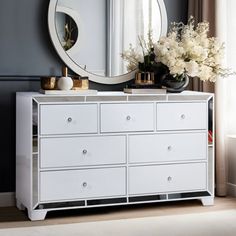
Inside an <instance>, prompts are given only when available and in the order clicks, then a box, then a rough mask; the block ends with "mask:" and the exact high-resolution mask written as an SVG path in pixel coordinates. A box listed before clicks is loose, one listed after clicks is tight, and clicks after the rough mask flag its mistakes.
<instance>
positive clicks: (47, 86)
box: [40, 76, 56, 90]
mask: <svg viewBox="0 0 236 236" xmlns="http://www.w3.org/2000/svg"><path fill="white" fill-rule="evenodd" d="M40 84H41V89H43V90H52V89H55V88H56V77H50V76H48V77H41V78H40Z"/></svg>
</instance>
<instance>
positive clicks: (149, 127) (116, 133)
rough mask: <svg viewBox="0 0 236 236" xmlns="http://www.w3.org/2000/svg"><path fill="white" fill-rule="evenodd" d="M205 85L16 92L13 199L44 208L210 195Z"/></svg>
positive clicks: (38, 210) (41, 214)
mask: <svg viewBox="0 0 236 236" xmlns="http://www.w3.org/2000/svg"><path fill="white" fill-rule="evenodd" d="M213 100H214V98H213V95H212V94H210V93H200V92H190V91H184V92H182V93H179V94H157V95H154V94H146V95H134V94H125V93H122V92H98V93H97V94H94V95H81V96H72V95H63V96H57V95H43V94H39V93H30V92H28V93H27V92H26V93H25V92H23V93H21V92H19V93H17V95H16V200H17V207H18V208H19V209H20V210H24V209H25V208H27V211H28V217H29V218H30V219H31V220H43V219H45V217H46V214H47V212H48V211H55V210H65V209H78V208H90V207H101V206H102V207H104V206H113V205H127V204H138V203H154V202H157V203H158V202H164V201H174V200H187V199H199V200H201V202H202V204H203V205H212V204H213V203H214V139H213V141H212V142H211V141H209V138H208V135H209V132H210V133H213V134H214V115H213V114H214V109H213V104H214V101H213Z"/></svg>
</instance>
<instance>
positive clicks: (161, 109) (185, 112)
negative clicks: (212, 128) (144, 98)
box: [157, 103, 207, 130]
mask: <svg viewBox="0 0 236 236" xmlns="http://www.w3.org/2000/svg"><path fill="white" fill-rule="evenodd" d="M187 129H207V106H206V103H162V104H157V130H187Z"/></svg>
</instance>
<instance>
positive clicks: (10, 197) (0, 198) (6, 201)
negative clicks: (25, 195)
mask: <svg viewBox="0 0 236 236" xmlns="http://www.w3.org/2000/svg"><path fill="white" fill-rule="evenodd" d="M15 195H16V194H15V193H14V192H8V193H0V207H10V206H15V205H16V200H15Z"/></svg>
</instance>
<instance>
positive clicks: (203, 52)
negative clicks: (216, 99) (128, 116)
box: [122, 17, 232, 82]
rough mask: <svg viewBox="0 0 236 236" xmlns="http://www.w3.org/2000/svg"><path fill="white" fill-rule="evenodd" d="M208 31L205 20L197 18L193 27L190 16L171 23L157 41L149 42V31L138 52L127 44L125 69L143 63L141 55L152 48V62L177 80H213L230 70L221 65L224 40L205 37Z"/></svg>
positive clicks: (148, 53) (145, 54) (146, 53)
mask: <svg viewBox="0 0 236 236" xmlns="http://www.w3.org/2000/svg"><path fill="white" fill-rule="evenodd" d="M208 32H209V23H208V22H200V23H198V24H197V25H196V27H195V24H194V18H193V17H190V18H189V20H188V23H187V25H184V24H183V23H182V22H181V23H172V24H171V27H170V31H169V33H168V35H167V36H163V37H161V38H160V39H159V41H158V42H155V43H154V42H152V40H151V35H150V37H149V42H148V43H147V44H146V43H145V42H142V41H141V42H142V43H140V45H141V48H142V52H143V53H142V54H140V52H139V51H138V50H137V49H134V48H132V46H130V49H129V50H128V51H125V52H124V53H123V54H122V57H123V58H124V59H125V60H127V61H128V62H129V64H128V66H127V69H128V70H133V69H134V68H137V67H138V65H139V64H140V63H145V57H150V52H153V53H154V55H155V63H152V64H153V65H154V66H156V65H159V67H158V68H160V65H161V66H162V67H163V68H165V71H166V73H168V74H170V75H171V76H172V77H173V78H174V79H175V80H177V81H181V80H183V79H184V77H185V75H188V76H190V77H198V78H199V79H200V80H202V81H211V82H215V81H216V78H217V76H223V77H224V76H228V75H230V74H232V73H230V71H229V69H226V68H223V67H222V65H221V61H222V59H223V56H224V44H223V43H221V42H220V41H219V40H218V39H217V38H215V37H208ZM144 49H145V50H144Z"/></svg>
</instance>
